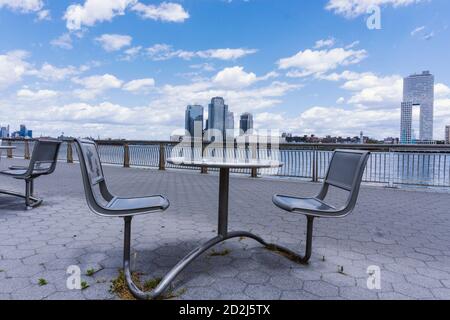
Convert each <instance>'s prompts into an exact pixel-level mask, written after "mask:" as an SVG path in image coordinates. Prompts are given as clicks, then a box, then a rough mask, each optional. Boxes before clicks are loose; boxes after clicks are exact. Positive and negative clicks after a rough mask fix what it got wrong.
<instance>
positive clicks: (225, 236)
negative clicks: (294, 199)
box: [123, 168, 312, 299]
mask: <svg viewBox="0 0 450 320" xmlns="http://www.w3.org/2000/svg"><path fill="white" fill-rule="evenodd" d="M229 178H230V170H229V168H221V169H220V183H219V212H218V213H219V214H218V218H219V219H218V228H217V233H218V235H217V236H216V237H214V238H212V239H210V240H209V241H207V242H205V243H204V244H202V245H200V246H199V247H197V248H195V249H194V250H192V251H191V252H190V253H189V254H188V255H187V256H185V257H184V258H183V259H182V260H181V261H180V262H178V264H177V265H176V266H175V267H173V268H172V269H171V270H170V271H169V272H168V273H167V274H166V275H165V276H164V278H163V279H162V280H161V282H160V283H159V284H158V286H157V287H156V288H155V289H153V290H152V291H150V292H144V291H142V290H141V289H140V288H139V287H138V286H137V285H136V284H135V283H133V279H132V272H131V267H130V265H131V263H130V258H131V219H132V218H131V217H126V218H124V219H125V232H124V236H125V239H124V259H123V269H124V274H125V280H126V282H127V285H128V288H129V289H130V291H131V293H132V294H133V296H134V297H136V298H138V299H156V298H158V297H161V296H163V293H164V292H165V291H166V290H167V288H168V287H169V286H170V284H171V283H172V281H173V280H174V279H175V278H176V277H177V276H178V275H179V274H180V273H181V272H182V271H183V270H184V269H185V268H186V267H187V266H188V265H189V264H190V263H191V262H193V261H194V260H195V259H196V258H198V257H199V256H200V255H201V254H203V253H204V252H205V251H207V250H208V249H210V248H212V247H214V246H216V245H218V244H220V243H222V242H224V241H227V240H229V239H233V238H242V237H243V238H250V239H253V240H255V241H257V242H259V243H260V244H262V245H263V246H264V247H266V248H267V249H269V250H272V251H278V252H280V253H282V254H284V255H285V256H287V257H288V258H289V259H291V260H293V261H296V262H299V263H306V262H307V261H308V260H309V257H310V256H311V241H310V240H311V237H312V222H311V223H309V222H308V237H307V238H308V240H307V245H306V246H307V248H306V255H305V256H304V257H302V256H300V255H298V254H296V253H294V252H292V251H290V250H289V249H286V248H283V247H281V246H278V245H274V244H269V243H267V242H266V241H264V240H263V239H262V238H261V237H259V236H257V235H254V234H253V233H250V232H245V231H234V232H228V197H229Z"/></svg>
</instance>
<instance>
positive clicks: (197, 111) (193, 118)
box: [185, 105, 203, 137]
mask: <svg viewBox="0 0 450 320" xmlns="http://www.w3.org/2000/svg"><path fill="white" fill-rule="evenodd" d="M196 124H198V127H199V128H200V132H197V135H201V134H202V132H201V131H202V130H203V107H202V106H200V105H189V106H187V107H186V115H185V129H186V131H187V132H189V134H190V135H191V137H195V125H196Z"/></svg>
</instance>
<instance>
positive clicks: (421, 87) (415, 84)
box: [400, 71, 434, 143]
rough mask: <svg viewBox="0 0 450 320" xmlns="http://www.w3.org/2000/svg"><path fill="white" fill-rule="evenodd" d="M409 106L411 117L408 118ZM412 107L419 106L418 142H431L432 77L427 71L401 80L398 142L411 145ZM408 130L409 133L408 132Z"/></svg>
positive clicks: (432, 110)
mask: <svg viewBox="0 0 450 320" xmlns="http://www.w3.org/2000/svg"><path fill="white" fill-rule="evenodd" d="M410 105H411V117H410V116H409V112H410ZM412 106H420V129H419V131H420V134H419V140H421V141H432V140H433V122H434V76H433V75H432V74H431V73H430V72H429V71H424V72H422V73H421V74H413V75H411V76H409V77H406V78H404V79H403V103H402V116H401V121H402V125H401V129H400V140H401V142H402V143H411V129H408V128H410V126H412V124H411V125H410V123H409V122H412V120H413V119H412ZM404 112H405V114H404ZM408 130H409V131H408Z"/></svg>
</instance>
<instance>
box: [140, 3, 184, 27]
mask: <svg viewBox="0 0 450 320" xmlns="http://www.w3.org/2000/svg"><path fill="white" fill-rule="evenodd" d="M132 10H133V11H136V12H138V13H139V14H140V15H141V16H142V17H143V18H145V19H152V20H161V21H166V22H184V21H185V20H186V19H188V18H189V13H188V12H187V11H186V10H184V8H183V6H181V5H180V4H178V3H172V2H163V3H161V4H160V5H150V4H149V5H145V4H143V3H140V2H138V3H136V4H135V5H134V6H133V7H132Z"/></svg>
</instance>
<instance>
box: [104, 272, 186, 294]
mask: <svg viewBox="0 0 450 320" xmlns="http://www.w3.org/2000/svg"><path fill="white" fill-rule="evenodd" d="M141 275H142V274H140V273H138V272H133V273H132V275H131V277H132V279H133V282H134V283H135V284H136V286H137V287H138V288H139V289H141V290H143V291H144V292H148V291H151V290H153V289H155V288H156V287H157V286H158V284H159V283H160V282H161V280H162V279H161V278H153V279H149V280H147V281H145V282H144V284H142V282H141ZM110 292H111V293H114V294H116V295H117V296H118V297H119V298H120V299H122V300H136V299H135V298H134V296H133V294H132V293H131V292H130V290H129V289H128V286H127V282H126V280H125V274H124V272H123V270H119V276H118V277H117V278H115V279H113V280H112V281H111V288H110ZM185 292H186V289H181V290H178V291H177V292H174V291H173V290H170V289H169V290H167V291H166V293H165V294H163V296H162V297H160V298H159V299H161V300H162V299H174V298H178V297H179V296H181V295H182V294H184V293H185Z"/></svg>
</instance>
